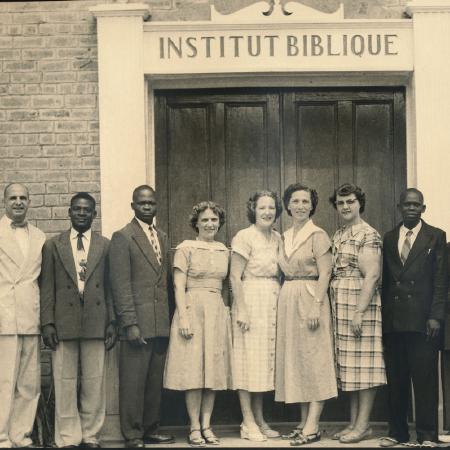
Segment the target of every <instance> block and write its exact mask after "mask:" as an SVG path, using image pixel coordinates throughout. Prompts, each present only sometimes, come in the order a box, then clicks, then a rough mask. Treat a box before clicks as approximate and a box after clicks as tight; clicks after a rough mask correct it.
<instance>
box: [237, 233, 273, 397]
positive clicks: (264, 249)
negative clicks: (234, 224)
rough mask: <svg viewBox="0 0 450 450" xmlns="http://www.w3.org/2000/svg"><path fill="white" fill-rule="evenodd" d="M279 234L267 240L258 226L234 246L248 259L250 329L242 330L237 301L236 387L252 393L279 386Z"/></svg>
mask: <svg viewBox="0 0 450 450" xmlns="http://www.w3.org/2000/svg"><path fill="white" fill-rule="evenodd" d="M280 242H281V238H280V235H279V233H277V232H276V231H275V230H272V232H271V236H270V239H267V238H266V237H265V236H264V235H263V233H261V232H260V231H259V230H258V229H257V228H256V226H255V225H251V226H250V227H248V228H245V229H243V230H240V231H239V232H238V233H237V234H236V236H235V237H234V238H233V241H232V243H231V249H232V251H233V252H234V253H238V254H239V255H241V256H242V257H244V258H245V259H246V260H247V265H246V266H245V269H244V273H243V276H242V285H243V294H244V301H245V305H246V307H247V313H248V315H249V322H250V329H249V330H248V331H246V332H242V330H241V329H240V327H239V326H238V324H237V321H236V309H235V307H236V303H235V302H234V303H233V308H232V317H233V387H234V389H243V390H246V391H250V392H266V391H273V390H274V388H275V343H276V341H275V340H276V325H277V302H278V294H279V292H280V283H279V275H280V272H279V268H278V260H277V259H278V258H277V257H278V248H279V245H280Z"/></svg>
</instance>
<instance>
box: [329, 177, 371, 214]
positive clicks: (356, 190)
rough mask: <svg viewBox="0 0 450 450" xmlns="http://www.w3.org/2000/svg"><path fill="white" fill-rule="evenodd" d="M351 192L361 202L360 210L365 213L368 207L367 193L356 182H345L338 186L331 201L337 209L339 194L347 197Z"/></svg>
mask: <svg viewBox="0 0 450 450" xmlns="http://www.w3.org/2000/svg"><path fill="white" fill-rule="evenodd" d="M351 194H355V197H356V199H357V200H358V202H359V212H360V213H363V212H364V209H365V207H366V194H365V193H364V192H363V191H362V189H361V188H360V187H359V186H356V184H353V183H344V184H341V185H340V186H339V187H338V188H336V189H335V190H334V193H333V195H332V196H331V197H330V199H329V200H330V203H331V204H332V205H333V207H334V209H336V198H337V196H338V195H340V196H341V197H346V196H347V195H351Z"/></svg>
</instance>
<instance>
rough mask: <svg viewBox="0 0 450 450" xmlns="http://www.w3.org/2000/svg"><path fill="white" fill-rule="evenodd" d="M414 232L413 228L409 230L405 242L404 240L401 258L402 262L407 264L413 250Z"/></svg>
mask: <svg viewBox="0 0 450 450" xmlns="http://www.w3.org/2000/svg"><path fill="white" fill-rule="evenodd" d="M412 234H413V232H412V231H411V230H409V231H407V233H406V237H405V242H403V247H402V252H401V253H400V259H401V260H402V263H403V264H405V262H406V260H407V259H408V255H409V252H410V251H411V236H412Z"/></svg>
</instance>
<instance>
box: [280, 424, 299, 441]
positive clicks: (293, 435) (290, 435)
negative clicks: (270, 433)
mask: <svg viewBox="0 0 450 450" xmlns="http://www.w3.org/2000/svg"><path fill="white" fill-rule="evenodd" d="M302 431H303V428H299V427H295V428H294V429H293V430H292V431H291V432H290V433H288V434H282V435H281V439H284V440H286V441H290V440H292V439H295V438H297V437H298V436H299V435H300V434H302Z"/></svg>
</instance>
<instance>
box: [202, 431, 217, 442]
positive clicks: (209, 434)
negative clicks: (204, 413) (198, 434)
mask: <svg viewBox="0 0 450 450" xmlns="http://www.w3.org/2000/svg"><path fill="white" fill-rule="evenodd" d="M202 436H203V439H204V440H205V442H206V443H207V444H209V445H219V444H220V439H219V438H218V437H217V436H216V435H215V434H214V431H213V430H212V429H211V427H208V428H203V429H202Z"/></svg>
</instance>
